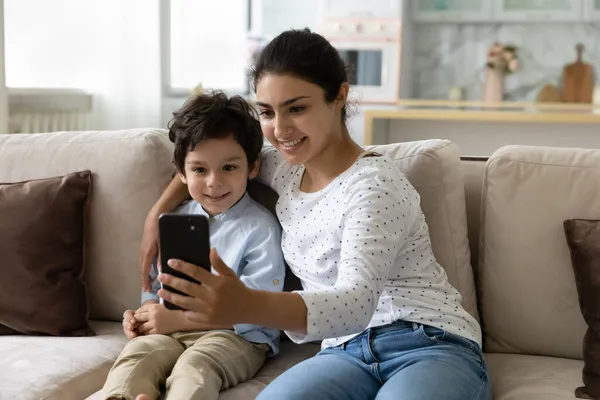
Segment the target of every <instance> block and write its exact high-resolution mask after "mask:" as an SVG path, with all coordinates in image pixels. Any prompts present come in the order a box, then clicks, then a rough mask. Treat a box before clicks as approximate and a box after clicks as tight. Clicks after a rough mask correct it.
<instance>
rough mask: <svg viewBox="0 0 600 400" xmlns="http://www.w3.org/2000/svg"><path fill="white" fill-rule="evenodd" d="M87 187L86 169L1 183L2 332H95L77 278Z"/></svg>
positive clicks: (32, 333)
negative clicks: (89, 321) (90, 323)
mask: <svg viewBox="0 0 600 400" xmlns="http://www.w3.org/2000/svg"><path fill="white" fill-rule="evenodd" d="M90 187H91V173H90V171H81V172H76V173H72V174H68V175H65V176H62V177H55V178H48V179H39V180H31V181H27V182H20V183H7V184H0V334H14V333H16V332H18V333H22V334H30V335H54V336H89V335H93V334H94V332H93V331H92V329H91V328H90V327H89V325H88V321H87V316H88V307H87V299H86V291H85V286H84V284H83V282H82V280H81V277H82V273H83V262H84V257H83V244H84V222H85V214H86V207H85V206H86V202H87V198H88V193H89V190H90Z"/></svg>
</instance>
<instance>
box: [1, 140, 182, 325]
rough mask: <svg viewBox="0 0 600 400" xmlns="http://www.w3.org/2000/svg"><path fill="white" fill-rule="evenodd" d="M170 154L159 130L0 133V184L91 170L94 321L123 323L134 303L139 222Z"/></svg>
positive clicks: (89, 257)
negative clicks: (127, 311)
mask: <svg viewBox="0 0 600 400" xmlns="http://www.w3.org/2000/svg"><path fill="white" fill-rule="evenodd" d="M171 157H172V147H171V142H170V141H169V139H168V137H167V136H166V133H165V132H164V131H148V130H145V129H134V130H127V131H111V132H85V133H82V132H63V133H53V134H37V135H0V182H18V181H24V180H30V179H40V178H47V177H51V176H58V175H64V174H67V173H71V172H75V171H80V170H84V169H89V170H91V171H92V192H91V200H90V213H89V220H88V225H87V229H86V237H85V240H86V241H87V243H86V247H85V251H86V265H85V270H86V271H85V280H86V282H87V291H88V296H89V299H90V316H91V317H92V318H94V319H111V320H115V321H120V320H121V318H122V315H123V311H124V310H125V309H127V308H133V307H137V306H139V303H140V292H141V285H140V280H139V273H138V254H139V248H140V240H141V233H142V228H143V223H144V220H145V218H146V215H147V213H148V210H149V209H150V207H152V205H153V204H154V203H155V202H156V200H157V199H158V197H159V196H160V194H161V193H162V191H163V190H164V188H165V187H166V186H167V184H168V182H169V181H170V179H171V177H172V172H173V168H172V164H171ZM40 206H42V205H40Z"/></svg>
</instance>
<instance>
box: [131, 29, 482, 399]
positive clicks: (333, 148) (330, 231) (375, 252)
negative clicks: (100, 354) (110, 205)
mask: <svg viewBox="0 0 600 400" xmlns="http://www.w3.org/2000/svg"><path fill="white" fill-rule="evenodd" d="M253 78H254V87H255V90H256V98H257V106H258V108H259V114H260V122H261V127H262V130H263V133H264V134H265V136H266V137H267V139H268V140H269V141H270V142H271V144H272V145H273V148H270V149H267V150H264V151H263V154H262V165H261V176H260V179H261V180H262V181H263V182H265V183H267V184H269V185H270V186H271V187H273V188H274V189H275V190H276V191H277V192H278V194H279V196H280V197H279V201H278V204H277V214H278V217H279V220H280V222H281V224H282V227H283V239H282V248H283V252H284V256H285V258H286V261H287V263H288V264H289V266H290V268H291V270H292V271H293V272H294V274H295V275H297V276H298V277H299V278H300V280H301V281H302V285H303V288H304V290H302V291H296V292H286V293H271V292H259V291H254V290H250V289H247V288H245V287H244V285H243V284H241V282H240V281H239V280H238V279H237V277H235V275H234V274H232V273H231V271H230V269H229V268H227V266H226V265H224V264H223V262H222V261H221V260H220V259H219V258H218V255H217V254H216V253H215V252H214V251H213V252H212V253H211V261H212V264H213V267H214V268H215V270H216V271H217V272H218V275H212V274H210V273H209V272H207V271H205V270H203V269H202V268H197V267H195V266H192V265H189V264H186V263H183V262H181V261H176V260H173V261H172V262H171V264H172V266H173V268H176V269H177V270H179V271H181V272H183V273H185V274H187V275H190V276H192V277H193V278H195V279H196V280H198V281H200V282H202V285H195V284H191V283H188V282H187V281H184V280H181V279H176V278H175V277H173V276H169V275H161V278H160V279H161V282H163V283H164V284H167V285H169V286H172V287H175V288H177V289H179V290H181V291H183V292H184V293H187V294H189V295H190V296H189V297H187V296H178V295H176V294H173V293H170V292H167V291H161V292H160V293H159V294H160V295H161V297H164V299H165V300H168V301H171V302H173V303H176V304H179V305H180V306H182V307H184V308H186V309H188V310H190V311H188V312H187V315H188V318H189V319H192V320H196V321H202V322H205V323H206V324H207V325H213V324H218V325H223V324H227V325H230V324H234V323H255V324H262V325H265V326H271V327H276V328H280V329H283V330H285V331H286V333H287V335H288V336H289V337H290V338H291V339H292V340H293V341H294V342H296V343H305V342H311V341H317V340H322V351H321V352H319V353H318V354H317V355H316V356H315V357H312V358H310V359H308V360H306V361H303V362H301V363H299V364H298V365H296V366H294V367H292V368H291V369H289V370H288V371H286V372H284V373H283V374H282V375H280V376H279V377H278V378H276V379H275V380H274V381H273V382H272V383H271V384H270V385H268V386H267V387H266V389H265V390H264V391H263V392H262V393H261V394H260V395H259V399H307V398H309V399H336V400H337V399H375V398H377V399H424V400H430V399H448V400H450V399H456V400H459V399H460V400H464V399H490V398H491V389H490V384H489V381H488V376H487V371H486V366H485V363H484V360H483V356H482V351H481V345H480V343H481V332H480V328H479V325H478V324H477V322H476V321H475V320H474V319H473V318H472V317H471V316H470V315H469V314H468V313H467V312H466V311H465V310H464V309H463V308H462V307H461V305H460V300H461V297H460V295H459V293H458V292H457V291H456V290H455V289H454V288H453V287H452V286H451V285H450V284H449V283H448V280H447V276H446V274H445V272H444V270H443V269H442V268H441V267H440V266H439V265H438V264H437V262H436V260H435V258H434V255H433V252H432V248H431V242H430V239H429V232H428V228H427V224H426V223H425V219H424V216H423V213H422V211H421V209H420V206H419V196H418V194H417V192H416V191H415V189H414V188H413V187H412V185H411V184H410V183H409V182H408V180H407V179H406V178H405V177H404V175H403V174H402V173H401V172H400V171H399V170H398V169H397V168H396V167H395V166H394V164H393V163H392V161H391V160H390V159H388V158H387V157H384V156H379V155H378V154H374V153H367V152H364V151H363V149H362V148H361V147H360V146H359V145H357V144H356V143H355V142H353V141H352V139H351V138H350V135H349V133H348V130H347V128H346V125H345V119H346V100H347V96H348V90H349V86H348V83H347V82H348V77H347V73H346V70H345V67H344V63H343V61H342V60H341V58H340V57H339V55H338V53H337V52H336V50H335V49H334V48H333V47H332V46H331V44H330V43H329V42H327V41H326V40H325V39H324V38H323V37H321V36H319V35H317V34H315V33H312V32H310V31H309V30H301V31H286V32H284V33H282V34H281V35H279V36H278V37H276V38H275V39H273V41H271V43H270V44H269V45H268V46H267V47H266V48H265V49H264V50H263V51H262V52H261V54H260V56H259V59H258V60H257V62H256V65H255V68H254V70H253ZM186 196H187V193H186V191H185V187H183V186H182V185H181V184H180V183H179V181H178V180H174V181H173V183H172V184H171V185H170V186H169V188H168V189H167V190H166V191H165V193H164V194H163V196H162V197H161V199H160V200H159V201H158V203H157V204H156V206H155V207H154V210H153V211H152V212H151V213H150V215H149V217H148V222H147V223H146V228H145V232H144V243H145V245H144V247H143V250H142V254H143V256H144V258H146V259H148V257H151V256H154V255H155V254H156V244H155V243H156V235H157V232H156V231H157V229H156V219H157V215H158V214H160V213H161V212H165V211H169V210H171V209H172V208H174V207H175V206H176V205H177V204H178V203H179V202H180V201H182V200H183V199H184V198H185V197H186ZM146 275H147V272H146V270H143V272H142V276H143V277H144V278H145V276H146Z"/></svg>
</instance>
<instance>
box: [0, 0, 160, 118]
mask: <svg viewBox="0 0 600 400" xmlns="http://www.w3.org/2000/svg"><path fill="white" fill-rule="evenodd" d="M158 2H159V0H127V1H123V0H102V1H80V0H52V1H49V0H4V4H5V21H6V22H5V30H6V34H5V37H6V81H7V86H9V87H64V88H81V89H84V90H86V91H89V92H91V93H92V94H93V95H94V118H93V122H92V129H125V128H133V127H156V126H159V125H160V56H159V50H160V40H159V5H158Z"/></svg>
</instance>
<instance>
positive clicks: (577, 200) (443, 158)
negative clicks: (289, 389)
mask: <svg viewBox="0 0 600 400" xmlns="http://www.w3.org/2000/svg"><path fill="white" fill-rule="evenodd" d="M369 148H370V149H373V150H376V151H378V152H380V153H384V154H386V155H388V156H390V157H392V158H393V159H394V161H395V163H396V164H397V165H398V166H399V167H400V168H401V169H402V171H403V172H404V173H405V174H406V175H407V177H408V179H409V180H410V181H411V182H412V183H413V185H414V186H415V187H416V189H417V190H418V192H419V193H420V195H421V205H422V208H423V211H424V213H425V216H426V220H427V223H428V225H429V228H430V232H431V238H432V242H433V247H434V252H435V254H436V257H437V259H438V261H439V262H440V264H441V265H442V266H443V267H444V268H445V270H446V272H447V274H448V277H449V279H450V282H451V283H452V284H453V285H454V286H455V287H456V288H457V289H458V290H459V291H460V292H461V294H462V296H463V305H464V307H465V308H466V309H467V310H468V311H469V312H470V313H471V314H472V315H473V316H475V317H476V318H477V319H478V320H479V321H480V322H481V324H482V330H483V337H484V350H485V357H486V360H487V363H488V365H489V371H490V375H491V380H492V383H493V396H494V399H497V400H552V399H556V400H559V399H560V400H563V399H573V398H574V390H575V388H576V387H578V386H580V385H581V384H582V378H581V373H582V368H583V361H582V340H583V336H584V333H585V330H586V324H585V322H584V320H583V318H582V316H581V312H580V309H579V304H578V295H577V290H576V286H575V280H574V276H573V270H572V267H571V263H570V259H569V250H568V247H567V244H566V241H565V237H564V232H563V225H562V222H563V220H565V219H567V218H575V217H577V218H598V217H600V202H599V201H597V198H598V193H600V150H583V149H566V148H547V147H527V146H507V147H503V148H501V149H499V150H498V151H496V152H495V153H494V154H493V155H492V156H491V157H489V159H483V158H481V159H478V158H461V157H460V149H459V148H458V147H457V146H456V145H455V144H453V143H451V142H449V141H447V140H441V139H440V140H437V139H436V140H425V141H418V142H408V143H397V144H390V145H385V146H370V147H369ZM171 150H172V147H171V143H170V142H169V140H168V138H167V135H166V132H165V131H164V130H160V129H132V130H124V131H110V132H96V131H90V132H59V133H45V134H19V135H0V184H2V183H10V182H20V181H25V180H35V179H41V178H46V177H52V176H61V175H64V174H67V173H71V172H75V171H81V170H90V171H91V172H92V189H91V194H90V196H91V198H90V202H89V211H88V213H87V222H86V229H85V236H86V237H85V257H84V268H85V273H84V275H83V277H82V279H83V281H84V283H85V287H86V294H87V301H88V309H89V321H90V326H91V327H92V329H93V330H94V332H95V335H94V336H85V337H64V336H34V335H4V336H0V359H1V360H2V362H1V363H0V376H1V377H2V378H1V379H0V399H2V400H4V399H20V400H38V399H47V400H59V399H60V400H71V399H73V400H75V399H77V400H79V399H86V398H87V399H100V398H101V397H100V394H99V392H98V391H99V390H100V388H101V387H102V385H103V382H104V379H105V377H106V375H107V373H108V371H109V369H110V367H111V365H112V363H113V362H114V360H115V359H116V357H117V356H118V354H119V352H120V351H121V349H122V348H123V346H124V345H125V343H126V338H125V336H124V334H123V332H122V328H121V317H122V314H123V311H124V310H125V309H128V308H135V307H137V306H138V305H139V301H140V282H139V274H138V255H139V254H138V253H139V246H140V240H141V232H142V227H143V223H144V219H145V217H146V215H147V212H148V210H149V209H150V207H151V206H152V205H153V204H154V202H155V201H156V199H157V198H158V196H159V195H160V194H161V192H162V191H163V190H164V188H165V187H166V185H167V184H168V182H169V181H170V179H171V177H172V176H173V169H172V164H171ZM0 218H2V216H1V215H0ZM6 267H10V266H4V265H2V263H1V262H0V268H6ZM15 301H16V300H15ZM1 317H2V316H1V315H0V320H1ZM318 349H319V344H318V343H314V344H305V345H296V344H293V343H292V342H290V341H284V342H283V344H282V349H281V354H280V355H279V356H277V357H275V358H273V359H270V360H268V362H267V363H266V365H265V366H264V367H263V368H262V369H261V370H260V371H259V372H258V374H257V375H256V376H255V378H254V379H252V380H251V381H249V382H247V383H244V384H242V385H239V386H237V387H234V388H232V389H229V390H225V391H223V392H222V393H221V396H220V398H221V399H224V400H240V399H244V400H245V399H252V398H254V397H255V396H256V395H257V394H258V393H259V392H260V391H261V390H262V388H264V387H265V385H267V384H268V383H269V382H270V381H271V380H273V379H274V378H275V377H276V376H277V375H278V374H280V373H281V372H283V371H285V370H286V369H287V368H289V367H291V366H293V365H294V364H296V363H298V362H299V361H301V360H303V359H305V358H307V357H310V356H312V355H313V354H315V353H316V352H317V351H318Z"/></svg>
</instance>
